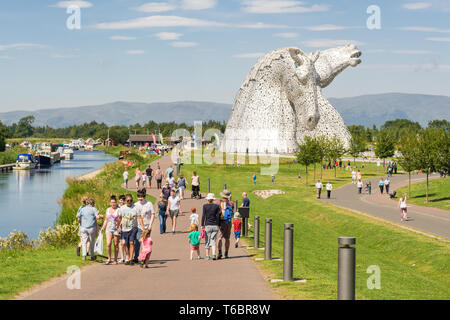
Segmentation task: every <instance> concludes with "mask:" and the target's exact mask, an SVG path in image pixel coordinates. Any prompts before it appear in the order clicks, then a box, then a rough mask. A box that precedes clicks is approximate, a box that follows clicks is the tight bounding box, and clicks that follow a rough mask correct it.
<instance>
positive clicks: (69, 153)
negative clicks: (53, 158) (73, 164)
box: [63, 148, 73, 160]
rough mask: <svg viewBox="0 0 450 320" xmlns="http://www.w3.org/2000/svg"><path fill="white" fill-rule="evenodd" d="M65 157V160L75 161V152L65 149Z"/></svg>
mask: <svg viewBox="0 0 450 320" xmlns="http://www.w3.org/2000/svg"><path fill="white" fill-rule="evenodd" d="M63 156H64V159H66V160H72V159H73V150H72V149H71V148H64V150H63Z"/></svg>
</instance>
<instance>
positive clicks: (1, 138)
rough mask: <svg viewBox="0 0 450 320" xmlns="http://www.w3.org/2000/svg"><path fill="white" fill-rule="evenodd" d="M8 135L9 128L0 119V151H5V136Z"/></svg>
mask: <svg viewBox="0 0 450 320" xmlns="http://www.w3.org/2000/svg"><path fill="white" fill-rule="evenodd" d="M8 137H9V129H8V127H7V126H5V125H4V124H3V123H2V121H1V120H0V152H1V151H5V144H6V138H8Z"/></svg>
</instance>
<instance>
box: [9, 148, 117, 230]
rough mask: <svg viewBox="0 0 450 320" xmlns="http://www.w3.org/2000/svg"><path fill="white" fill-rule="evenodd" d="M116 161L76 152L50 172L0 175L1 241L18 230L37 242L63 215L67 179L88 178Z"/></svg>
mask: <svg viewBox="0 0 450 320" xmlns="http://www.w3.org/2000/svg"><path fill="white" fill-rule="evenodd" d="M115 160H117V158H115V157H113V156H111V155H109V154H105V153H104V152H102V151H75V152H74V158H73V159H72V160H62V161H61V162H60V163H57V164H55V165H53V166H52V167H51V168H48V169H34V170H15V171H10V172H8V173H1V172H0V237H2V238H4V237H6V236H8V235H9V233H10V232H11V231H13V230H14V229H16V230H21V231H24V232H26V233H27V234H28V236H29V237H30V238H32V239H36V238H37V237H38V235H39V231H40V230H43V229H46V228H47V227H48V226H53V224H54V223H55V221H56V220H57V217H58V215H59V213H60V212H61V206H60V205H59V204H58V199H60V198H61V197H62V195H63V194H64V191H65V189H66V188H67V183H66V178H67V177H72V178H73V177H79V176H82V175H85V174H86V173H89V172H91V171H94V170H97V169H100V168H102V167H103V166H104V165H105V164H106V163H107V162H110V161H115Z"/></svg>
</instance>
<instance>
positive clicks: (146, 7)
mask: <svg viewBox="0 0 450 320" xmlns="http://www.w3.org/2000/svg"><path fill="white" fill-rule="evenodd" d="M132 9H134V10H136V11H140V12H165V11H171V10H175V9H176V7H175V6H174V5H172V4H169V3H166V2H150V3H145V4H143V5H141V6H139V7H136V8H132Z"/></svg>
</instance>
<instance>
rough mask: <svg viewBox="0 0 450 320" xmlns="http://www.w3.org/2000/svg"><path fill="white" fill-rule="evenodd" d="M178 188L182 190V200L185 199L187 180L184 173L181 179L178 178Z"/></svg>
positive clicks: (181, 174)
mask: <svg viewBox="0 0 450 320" xmlns="http://www.w3.org/2000/svg"><path fill="white" fill-rule="evenodd" d="M178 188H180V199H181V200H183V199H184V190H185V189H186V178H185V177H184V175H183V173H180V177H179V178H178Z"/></svg>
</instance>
